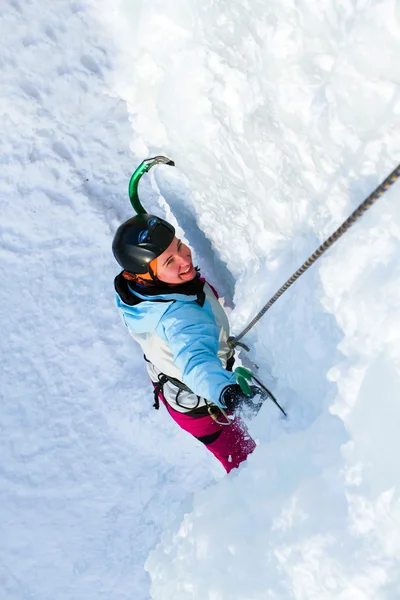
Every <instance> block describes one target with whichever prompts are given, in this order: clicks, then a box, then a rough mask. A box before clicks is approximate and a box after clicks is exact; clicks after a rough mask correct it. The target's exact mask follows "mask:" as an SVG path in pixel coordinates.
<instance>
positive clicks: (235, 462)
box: [159, 394, 256, 473]
mask: <svg viewBox="0 0 400 600" xmlns="http://www.w3.org/2000/svg"><path fill="white" fill-rule="evenodd" d="M159 398H160V400H161V401H162V402H163V404H164V405H165V407H166V408H167V410H168V412H169V414H170V415H171V417H172V418H173V419H174V421H175V422H176V423H177V424H178V425H179V427H181V428H182V429H184V430H185V431H187V432H188V433H191V434H192V435H193V436H194V437H195V438H197V439H199V440H200V441H201V442H203V443H204V445H205V446H206V448H207V450H209V451H210V452H212V453H213V454H214V456H215V458H217V459H218V460H219V461H220V463H222V465H223V467H224V468H225V470H226V472H227V473H229V471H231V470H232V469H235V468H236V467H238V466H239V465H240V463H241V462H243V461H244V460H246V458H247V457H248V455H249V454H251V453H252V452H253V450H254V449H255V447H256V443H255V441H254V440H253V438H251V437H250V435H249V433H248V431H247V428H246V425H245V424H244V423H243V421H242V420H241V419H239V418H238V417H235V418H234V420H233V422H232V424H231V425H219V424H218V423H216V422H215V421H214V420H213V419H212V418H211V417H210V416H209V415H205V416H202V417H193V416H190V415H187V414H185V413H180V412H178V411H176V410H174V409H173V408H172V407H171V406H169V404H168V403H167V402H166V400H165V399H164V397H163V395H162V394H159ZM220 420H221V421H224V420H225V418H224V417H223V416H222V415H221V419H220Z"/></svg>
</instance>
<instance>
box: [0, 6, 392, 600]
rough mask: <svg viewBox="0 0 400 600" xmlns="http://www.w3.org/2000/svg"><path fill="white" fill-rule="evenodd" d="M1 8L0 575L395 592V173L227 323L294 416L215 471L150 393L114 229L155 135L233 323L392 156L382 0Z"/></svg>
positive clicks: (148, 591)
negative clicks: (349, 220)
mask: <svg viewBox="0 0 400 600" xmlns="http://www.w3.org/2000/svg"><path fill="white" fill-rule="evenodd" d="M1 14H2V18H1V20H0V38H1V40H2V42H3V44H2V50H1V68H2V86H1V88H0V105H1V109H2V110H1V112H2V115H3V122H2V142H1V143H2V152H1V158H0V160H1V169H0V210H1V221H0V238H1V246H0V269H1V275H2V277H1V281H2V285H1V287H0V300H1V307H0V311H1V312H0V318H1V351H2V354H1V362H2V364H1V385H0V394H1V419H0V423H1V428H2V435H1V441H0V444H1V446H0V456H1V472H0V494H1V498H0V511H1V519H0V539H1V544H0V589H1V598H2V599H3V598H4V600H27V599H30V598H32V599H33V598H40V599H41V600H47V599H49V600H50V599H51V600H54V599H55V598H56V599H57V600H69V599H71V598H73V599H74V600H75V599H80V598H85V600H91V599H93V600H95V599H96V600H97V599H99V598H107V600H108V599H110V598H112V599H113V600H122V599H127V598H134V599H135V600H149V598H152V599H153V600H161V599H162V600H169V599H172V598H173V599H174V600H187V599H191V600H228V599H229V600H239V599H240V600H264V599H265V600H266V599H271V600H272V599H277V600H278V599H279V600H286V599H287V600H292V599H293V600H314V599H318V600H321V599H324V600H325V599H326V600H337V599H338V600H372V599H373V600H396V599H397V598H400V577H399V573H400V568H399V567H400V565H399V561H400V498H399V485H400V469H399V462H398V456H399V455H400V442H399V436H398V424H399V418H400V408H399V406H400V405H399V401H400V316H399V314H400V313H399V306H400V266H399V265H400V261H399V258H400V203H399V201H400V198H399V196H400V191H399V185H400V184H399V183H397V184H396V185H395V186H394V187H393V188H392V189H391V190H390V191H389V192H387V193H386V194H385V195H384V197H382V199H380V200H379V202H378V203H377V204H376V206H374V207H373V208H372V209H371V210H370V211H369V212H368V214H367V215H366V216H365V217H363V219H362V220H361V221H360V222H359V223H358V224H357V225H356V226H355V227H354V228H353V229H352V230H351V231H350V232H349V233H348V234H346V236H345V237H344V238H343V239H342V240H341V241H340V242H338V243H337V244H336V245H335V246H334V248H332V249H331V250H330V251H329V253H327V254H326V255H325V256H324V258H323V259H321V260H320V261H319V262H318V263H317V264H316V265H315V266H313V267H312V269H310V271H308V272H307V273H306V274H305V275H304V276H303V277H301V279H300V280H299V281H298V282H297V283H296V284H295V285H294V286H293V287H292V288H291V289H290V290H289V291H288V292H287V293H286V294H285V295H284V296H283V297H282V298H281V299H280V300H279V301H278V302H277V303H276V304H275V305H274V306H273V308H272V309H271V310H270V311H269V312H268V313H267V314H266V315H265V317H264V318H263V320H262V321H261V322H260V323H259V324H258V325H257V326H256V327H255V328H254V329H253V330H252V331H251V333H250V334H249V335H248V336H247V338H246V341H247V342H248V343H249V344H250V346H251V348H252V351H251V355H250V358H251V359H252V360H253V361H254V362H255V363H257V365H258V366H259V368H260V370H259V374H260V377H262V378H263V379H264V380H265V383H267V385H269V386H271V388H272V389H273V391H274V393H275V394H276V395H277V397H278V399H279V400H280V401H281V402H282V404H283V405H284V406H285V408H286V409H287V411H288V412H289V419H288V420H287V421H285V420H283V419H282V418H281V416H280V414H279V412H278V411H277V410H276V408H275V407H274V406H273V405H272V404H271V405H266V406H265V407H263V409H262V411H261V413H260V414H259V417H258V418H257V419H256V420H255V421H253V422H252V423H251V424H250V427H251V430H252V433H253V435H254V436H255V437H256V438H257V440H258V448H257V450H256V452H255V453H254V454H253V455H252V456H251V457H250V459H249V460H248V461H247V463H246V464H245V465H243V466H242V467H241V468H240V469H239V470H238V471H236V472H232V473H231V474H230V475H229V476H224V475H223V471H222V468H221V467H220V466H219V465H218V464H216V463H215V462H214V459H213V458H212V457H211V456H210V455H209V453H207V451H206V450H205V449H204V447H203V446H202V445H201V444H200V443H197V442H196V441H194V440H193V439H192V438H190V437H189V436H187V435H186V434H185V433H183V432H181V431H180V430H179V429H178V428H176V426H175V424H174V423H172V422H171V421H170V420H169V419H168V415H166V414H165V412H163V411H159V413H157V412H155V411H153V409H152V394H151V390H150V386H149V384H148V381H147V378H146V374H145V369H144V365H143V360H142V356H141V352H140V351H139V349H138V348H137V347H136V346H135V345H134V344H133V342H132V340H131V339H130V338H129V336H128V335H127V334H126V332H125V331H124V328H123V326H122V324H121V323H120V320H119V317H118V314H117V313H116V310H115V307H114V300H113V286H112V282H113V277H114V275H115V273H116V272H117V269H116V265H115V262H114V260H113V257H112V255H111V252H110V243H111V238H112V234H113V232H114V230H115V229H116V227H117V225H118V224H119V223H120V222H121V221H122V220H123V219H125V218H127V217H128V216H130V215H131V208H130V205H129V202H128V201H127V195H126V188H127V183H128V180H129V175H130V173H131V172H132V170H133V169H134V167H135V166H137V164H138V163H139V162H140V161H141V160H142V159H143V158H146V157H148V156H152V155H155V154H165V155H167V156H170V157H171V158H173V159H174V160H175V162H176V164H177V168H176V169H173V168H171V167H157V170H156V171H154V172H153V173H152V174H151V176H146V177H145V178H143V180H142V182H141V184H140V193H141V199H142V201H143V204H144V205H145V206H146V208H147V209H148V210H149V211H156V212H157V213H158V214H161V215H164V216H167V218H169V219H171V220H173V221H174V222H176V223H177V224H179V226H180V227H181V232H182V234H183V235H184V236H185V238H186V239H187V240H188V241H189V242H190V244H191V245H192V247H193V249H194V251H195V255H196V258H197V262H198V263H199V264H200V266H202V270H203V272H204V273H205V274H206V276H207V277H208V278H209V279H210V281H211V283H213V284H215V285H216V286H217V287H218V288H219V289H220V290H221V291H222V292H223V294H224V296H225V299H226V301H227V303H228V304H231V305H232V306H233V311H232V313H231V322H232V325H233V328H234V331H235V332H236V333H238V332H239V331H240V329H241V328H242V327H243V326H244V325H245V324H246V323H247V322H248V321H249V320H250V319H251V318H252V317H253V316H254V314H255V313H256V312H257V311H258V310H259V309H260V308H261V307H262V305H263V304H264V303H265V302H266V301H267V300H268V299H269V298H270V297H271V296H272V295H273V294H274V293H275V291H276V290H277V289H278V288H279V287H280V285H282V284H283V283H284V282H285V281H286V279H287V278H288V277H289V276H290V275H291V274H292V272H293V271H294V270H295V269H297V268H298V267H299V266H300V265H301V264H302V262H303V261H304V260H305V259H306V258H308V256H309V255H310V254H311V253H312V252H313V251H314V250H315V249H316V248H317V247H318V246H319V244H320V243H321V242H322V241H323V240H324V239H325V238H326V237H327V236H328V235H330V234H331V233H332V232H333V231H334V230H335V229H336V228H337V227H338V225H340V223H341V222H342V221H343V220H344V219H345V218H346V217H347V216H348V215H349V214H350V212H352V210H354V208H355V207H356V206H357V205H358V204H359V203H360V202H361V201H362V200H363V199H364V198H365V197H366V195H368V194H369V193H370V192H371V191H372V190H373V189H374V187H375V186H376V185H377V184H379V183H380V181H381V180H382V179H383V178H384V177H385V176H386V175H387V174H388V173H389V172H390V171H391V170H392V169H393V168H394V167H395V166H396V165H397V164H398V163H399V162H400V161H399V157H400V94H399V85H400V71H399V68H398V56H399V55H400V24H399V23H400V10H399V5H398V2H396V1H395V0H380V1H377V2H376V1H372V0H362V1H358V2H348V1H345V0H340V1H339V2H338V1H333V0H324V1H323V2H318V3H317V2H311V0H304V1H302V2H300V3H298V2H292V1H291V0H289V1H287V2H281V1H279V2H278V1H277V0H274V1H270V2H268V3H262V2H256V1H255V0H252V1H251V2H243V0H241V1H240V2H239V0H232V1H230V2H229V3H227V2H218V1H214V2H206V3H199V2H195V0H185V2H183V0H176V1H174V2H173V3H171V2H170V3H166V2H163V1H161V0H154V1H152V2H148V1H143V0H137V1H136V2H135V3H131V2H128V1H126V0H119V1H118V2H113V3H111V2H109V1H108V0H102V1H101V2H98V3H94V2H93V1H92V0H83V1H80V2H66V1H65V0H58V2H56V3H50V2H44V1H42V2H40V3H39V2H38V1H37V0H34V1H33V2H30V3H22V2H21V3H20V2H17V1H11V0H10V1H7V0H3V1H2V10H1ZM144 566H145V568H146V570H145V568H144Z"/></svg>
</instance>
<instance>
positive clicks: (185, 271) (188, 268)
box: [180, 265, 193, 275]
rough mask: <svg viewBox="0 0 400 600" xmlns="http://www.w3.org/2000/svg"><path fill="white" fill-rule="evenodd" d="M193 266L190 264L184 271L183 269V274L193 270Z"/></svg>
mask: <svg viewBox="0 0 400 600" xmlns="http://www.w3.org/2000/svg"><path fill="white" fill-rule="evenodd" d="M192 268H193V266H192V265H189V266H188V267H187V268H186V269H185V270H184V271H181V273H180V274H181V275H187V274H188V273H190V271H191V270H192Z"/></svg>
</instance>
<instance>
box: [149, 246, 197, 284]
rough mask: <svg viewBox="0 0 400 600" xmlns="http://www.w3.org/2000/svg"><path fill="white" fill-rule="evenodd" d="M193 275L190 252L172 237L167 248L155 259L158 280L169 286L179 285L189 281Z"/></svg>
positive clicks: (194, 272) (194, 273) (193, 269)
mask: <svg viewBox="0 0 400 600" xmlns="http://www.w3.org/2000/svg"><path fill="white" fill-rule="evenodd" d="M195 275H196V270H195V268H194V266H193V263H192V253H191V251H190V250H189V248H188V247H187V246H185V244H183V243H182V242H181V240H179V239H178V238H177V237H174V239H173V240H172V242H171V243H170V245H169V246H168V248H167V249H166V250H165V251H164V252H163V253H162V254H160V256H158V258H157V277H158V279H160V280H161V281H164V282H165V283H169V284H171V285H179V284H180V283H185V282H186V281H191V280H192V279H193V278H194V277H195Z"/></svg>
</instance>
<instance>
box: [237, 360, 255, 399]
mask: <svg viewBox="0 0 400 600" xmlns="http://www.w3.org/2000/svg"><path fill="white" fill-rule="evenodd" d="M234 373H235V377H236V383H237V384H238V385H239V387H240V389H241V390H242V392H243V393H244V394H245V395H246V396H248V397H249V398H251V397H252V396H254V391H253V390H252V388H251V385H250V383H249V382H250V381H251V380H252V379H253V377H254V375H253V373H252V372H251V371H249V369H245V368H244V367H237V368H236V369H235V371H234Z"/></svg>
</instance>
